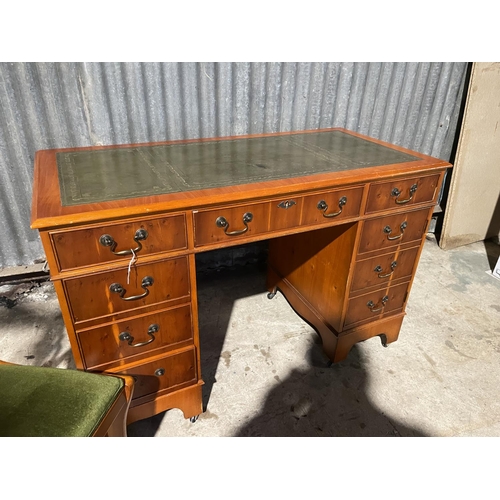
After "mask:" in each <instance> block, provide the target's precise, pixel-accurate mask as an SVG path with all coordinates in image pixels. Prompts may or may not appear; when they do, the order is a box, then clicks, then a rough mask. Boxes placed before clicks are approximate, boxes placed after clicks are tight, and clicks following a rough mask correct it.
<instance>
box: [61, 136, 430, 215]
mask: <svg viewBox="0 0 500 500" xmlns="http://www.w3.org/2000/svg"><path fill="white" fill-rule="evenodd" d="M56 158H57V167H58V175H59V185H60V189H61V201H62V205H63V206H72V205H80V204H83V203H95V202H104V201H112V200H121V199H126V198H135V197H140V196H149V195H155V194H168V193H177V192H183V191H193V190H197V189H207V188H215V187H223V186H232V185H238V184H249V183H254V182H261V181H269V180H277V179H286V178H291V177H300V176H306V175H312V174H318V173H325V172H339V171H345V170H354V169H359V168H363V167H376V166H380V165H389V164H396V163H405V162H411V161H417V160H420V158H418V157H416V156H411V155H409V154H406V153H402V152H400V151H396V150H393V149H390V148H388V147H385V146H382V145H379V144H376V143H373V142H371V141H368V140H365V139H361V138H358V137H355V136H352V135H349V134H346V133H344V132H342V131H338V130H334V131H331V132H318V133H307V134H301V133H297V134H291V135H283V136H269V137H259V138H242V139H230V140H216V141H213V142H191V143H184V144H171V145H150V146H131V147H125V148H109V149H103V150H87V151H73V152H60V153H57V155H56Z"/></svg>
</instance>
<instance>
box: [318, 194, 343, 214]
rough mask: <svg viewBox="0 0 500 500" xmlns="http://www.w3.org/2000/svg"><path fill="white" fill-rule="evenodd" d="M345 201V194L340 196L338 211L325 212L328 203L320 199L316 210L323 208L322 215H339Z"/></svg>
mask: <svg viewBox="0 0 500 500" xmlns="http://www.w3.org/2000/svg"><path fill="white" fill-rule="evenodd" d="M346 203H347V196H342V198H340V200H339V208H340V210H339V211H338V212H332V213H331V214H327V213H326V211H327V210H328V204H327V203H326V201H325V200H321V201H320V202H319V203H318V210H323V217H328V218H329V217H337V215H340V214H341V213H342V209H343V207H344V205H345V204H346Z"/></svg>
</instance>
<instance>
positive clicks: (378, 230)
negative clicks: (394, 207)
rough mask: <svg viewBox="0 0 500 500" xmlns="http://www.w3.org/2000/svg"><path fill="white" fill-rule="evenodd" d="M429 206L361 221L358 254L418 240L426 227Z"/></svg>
mask: <svg viewBox="0 0 500 500" xmlns="http://www.w3.org/2000/svg"><path fill="white" fill-rule="evenodd" d="M430 210H432V209H429V208H424V209H423V210H417V211H415V212H405V213H401V214H397V215H388V216H386V217H380V218H377V219H371V220H367V221H365V222H364V223H363V230H362V233H361V241H360V243H359V250H358V254H363V253H366V252H371V251H373V250H381V249H384V248H388V247H392V246H394V245H399V244H401V243H409V242H411V241H419V240H420V239H421V238H422V236H423V235H424V233H425V230H426V229H427V223H428V222H429V216H430V215H429V214H430Z"/></svg>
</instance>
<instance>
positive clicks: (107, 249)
mask: <svg viewBox="0 0 500 500" xmlns="http://www.w3.org/2000/svg"><path fill="white" fill-rule="evenodd" d="M50 237H51V240H52V244H53V247H54V250H55V254H56V259H57V263H58V266H59V270H60V271H64V270H68V269H74V268H78V267H82V266H90V265H93V264H102V263H105V262H112V261H117V260H121V259H126V260H130V258H131V257H132V252H131V249H133V250H134V252H135V254H136V255H137V257H141V256H143V255H149V254H155V253H158V252H167V251H173V250H182V249H185V248H187V239H186V224H185V216H184V215H183V214H181V215H173V216H169V217H161V218H152V219H146V220H134V221H128V222H122V223H120V224H108V225H93V226H88V227H85V228H82V229H70V230H66V231H55V232H52V233H50ZM117 254H118V255H117Z"/></svg>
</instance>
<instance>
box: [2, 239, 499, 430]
mask: <svg viewBox="0 0 500 500" xmlns="http://www.w3.org/2000/svg"><path fill="white" fill-rule="evenodd" d="M499 254H500V247H499V246H498V245H496V244H495V243H493V242H481V243H475V244H472V245H469V246H465V247H461V248H458V249H455V250H450V251H446V252H445V251H442V250H441V249H440V248H439V247H438V245H437V244H436V242H435V240H434V238H433V236H432V235H430V236H429V239H428V240H427V241H426V243H425V246H424V250H423V253H422V257H421V261H420V265H419V268H418V271H417V275H416V278H415V281H414V285H413V288H412V292H411V295H410V300H409V303H408V307H407V316H406V318H405V320H404V322H403V327H402V330H401V333H400V338H399V340H398V341H397V342H395V343H393V344H391V345H389V347H388V348H383V347H382V345H381V343H380V340H379V339H378V338H373V339H370V340H368V341H366V342H363V343H360V344H358V345H356V346H355V347H354V348H353V350H352V351H351V352H350V354H349V356H348V358H347V359H346V360H345V361H343V362H341V363H338V364H335V365H333V366H329V363H328V360H327V358H326V357H325V355H324V354H323V352H322V349H321V345H320V343H319V341H318V336H317V335H316V333H315V332H314V330H313V329H312V328H311V327H310V326H309V325H308V324H306V323H305V322H304V321H302V320H301V319H300V318H299V317H298V316H297V315H296V314H295V313H294V312H293V310H292V309H291V308H290V306H289V305H288V303H287V301H286V300H285V299H284V297H283V296H282V295H280V294H278V295H277V296H276V297H275V298H274V299H273V300H268V299H267V297H266V291H265V270H264V269H263V268H262V266H259V265H252V266H246V267H244V268H238V269H231V270H221V271H217V272H205V273H203V275H201V276H200V280H199V282H200V286H199V288H200V289H199V303H200V325H201V326H200V332H201V333H200V335H201V358H202V370H203V378H204V380H205V386H204V389H205V390H204V399H205V404H206V411H205V413H203V414H202V415H201V416H200V418H199V419H198V421H197V422H196V423H194V424H192V423H190V422H189V421H187V420H185V419H184V418H183V415H182V413H181V412H180V410H175V409H174V410H170V411H168V412H165V413H162V414H160V415H157V416H155V417H152V418H150V419H146V420H143V421H140V422H136V423H134V424H132V425H130V426H129V429H128V431H129V436H500V398H499V397H498V387H499V386H500V280H497V279H496V278H494V277H492V276H491V274H488V271H491V269H493V267H494V264H495V263H496V261H497V259H498V256H499ZM0 325H1V331H0V359H3V360H5V361H11V362H17V363H23V364H30V365H43V366H55V367H61V368H74V362H73V359H72V356H71V351H70V347H69V342H68V340H67V338H66V334H65V329H64V325H63V323H62V318H61V314H60V311H59V308H58V303H57V299H56V296H55V292H54V290H53V287H52V285H51V284H50V283H43V284H41V285H33V284H30V285H16V286H14V285H9V286H6V285H4V286H3V287H2V286H0Z"/></svg>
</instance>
